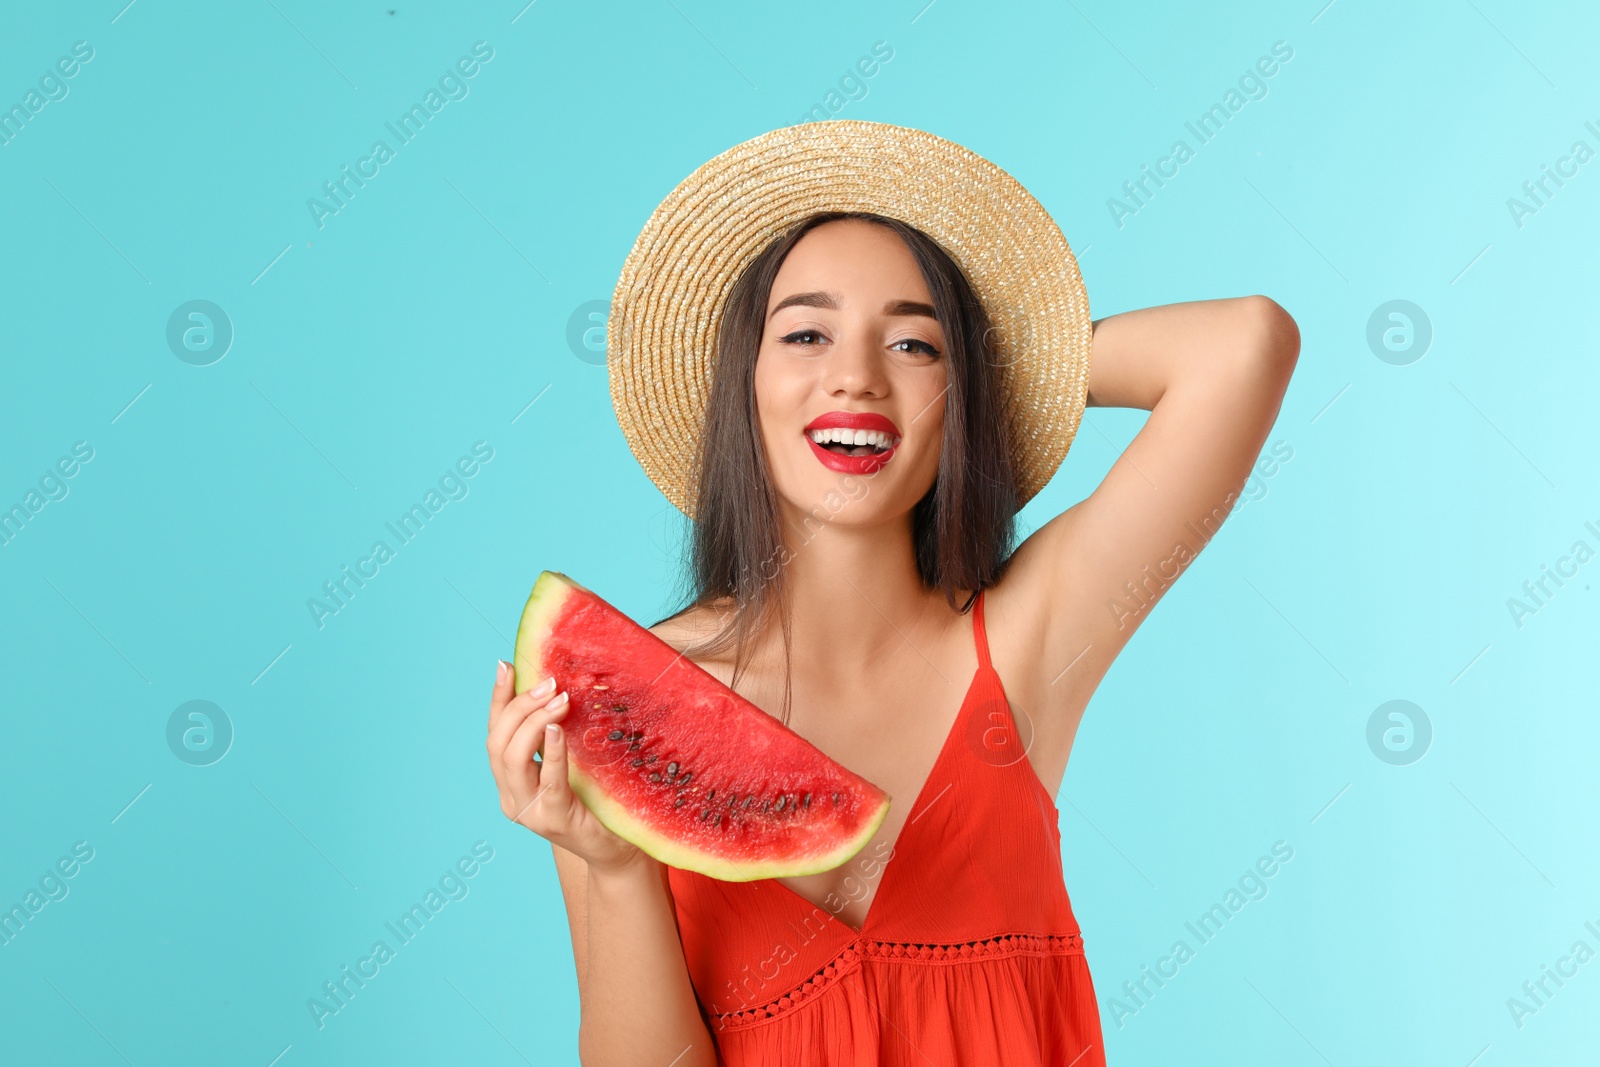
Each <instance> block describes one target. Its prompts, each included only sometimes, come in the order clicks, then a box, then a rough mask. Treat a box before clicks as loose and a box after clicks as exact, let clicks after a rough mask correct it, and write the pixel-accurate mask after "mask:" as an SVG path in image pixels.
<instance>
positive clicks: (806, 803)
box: [800, 793, 811, 808]
mask: <svg viewBox="0 0 1600 1067" xmlns="http://www.w3.org/2000/svg"><path fill="white" fill-rule="evenodd" d="M800 806H801V807H802V808H809V807H810V806H811V794H810V793H807V794H806V795H805V796H803V797H801V798H800Z"/></svg>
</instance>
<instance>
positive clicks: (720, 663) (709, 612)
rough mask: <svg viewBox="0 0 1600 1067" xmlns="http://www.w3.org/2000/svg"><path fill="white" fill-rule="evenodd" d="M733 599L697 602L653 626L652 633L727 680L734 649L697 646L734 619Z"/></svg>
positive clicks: (696, 663) (700, 665)
mask: <svg viewBox="0 0 1600 1067" xmlns="http://www.w3.org/2000/svg"><path fill="white" fill-rule="evenodd" d="M732 610H733V603H732V601H731V599H726V598H725V599H724V600H719V601H713V602H712V603H710V604H697V605H694V606H693V607H690V608H687V609H685V610H684V611H681V612H679V613H678V614H676V615H673V616H672V617H670V618H666V619H662V620H661V621H660V622H658V623H656V624H655V625H654V626H652V627H650V628H649V629H650V632H651V633H653V634H655V635H656V636H657V637H659V638H661V640H663V641H665V642H666V643H667V644H669V645H671V646H672V647H673V648H675V649H677V650H678V651H679V652H683V653H684V654H685V658H687V659H688V660H689V661H690V662H692V663H694V664H695V665H696V666H699V667H703V668H705V669H706V670H708V671H710V672H711V673H712V674H713V675H715V676H716V677H718V678H720V679H722V680H723V682H724V683H726V681H727V675H728V673H729V672H731V670H732V666H733V664H732V660H731V658H727V657H730V656H731V652H717V653H705V652H703V651H701V650H700V649H699V648H698V647H697V646H699V645H701V644H702V643H703V642H705V641H707V640H708V639H710V638H711V637H714V636H715V635H716V634H717V633H718V631H720V630H721V629H722V628H723V627H724V626H725V625H727V623H728V621H729V620H730V619H731V617H732V616H731V614H730V613H731V612H732Z"/></svg>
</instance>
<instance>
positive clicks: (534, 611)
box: [512, 571, 889, 882]
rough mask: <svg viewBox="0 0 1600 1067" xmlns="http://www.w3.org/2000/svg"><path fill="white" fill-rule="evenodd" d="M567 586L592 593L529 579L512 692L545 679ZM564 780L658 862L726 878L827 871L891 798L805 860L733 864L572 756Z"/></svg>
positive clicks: (551, 576)
mask: <svg viewBox="0 0 1600 1067" xmlns="http://www.w3.org/2000/svg"><path fill="white" fill-rule="evenodd" d="M569 587H570V589H573V590H582V591H583V592H586V593H587V592H592V591H591V590H589V589H587V588H586V587H585V586H583V585H581V584H579V583H578V582H575V581H573V580H572V579H571V578H569V577H567V576H566V575H564V574H561V573H560V572H558V571H545V572H543V573H541V574H540V575H539V578H538V580H537V581H535V582H534V584H533V591H532V592H531V593H530V594H529V595H528V601H527V603H526V604H525V605H524V606H523V609H522V621H521V622H520V623H519V624H518V626H517V640H516V647H515V651H514V652H513V660H514V662H513V667H514V668H515V680H514V682H513V683H512V684H513V689H514V690H515V692H517V693H519V694H520V693H525V692H527V691H528V690H529V689H532V688H533V687H534V686H536V685H538V684H539V683H540V682H542V681H544V678H545V675H544V672H543V671H542V670H541V669H540V667H539V665H540V664H541V663H542V662H543V660H544V655H543V652H544V639H545V637H546V635H547V634H548V633H549V632H550V627H551V624H552V623H553V622H554V620H555V619H556V617H557V616H558V615H559V613H560V611H561V607H562V604H563V603H564V602H565V601H566V599H567V597H568V596H569V595H570V593H569V591H568V590H569ZM567 784H568V785H570V786H571V787H572V791H573V792H574V793H576V794H577V795H578V799H580V800H582V801H583V803H584V805H585V806H586V807H587V808H588V809H589V810H590V811H591V812H593V813H594V816H595V818H597V819H599V820H600V823H601V825H603V826H604V827H605V828H606V829H608V830H610V831H611V832H612V833H614V834H616V835H617V836H618V837H620V838H622V839H623V840H624V841H626V842H628V843H629V844H631V845H633V846H635V847H636V848H638V849H640V850H642V851H643V852H645V853H646V854H648V855H649V856H651V857H652V858H654V859H656V860H659V861H661V862H662V863H665V864H668V865H670V866H673V867H678V868H681V869H683V870H689V871H696V872H698V873H700V874H703V875H706V876H707V877H710V878H715V879H718V880H719V881H724V882H753V881H756V880H758V879H762V878H790V877H798V876H801V875H807V874H820V873H822V872H823V871H831V870H833V869H834V868H836V867H838V866H839V865H840V864H842V863H844V862H846V861H847V860H849V859H850V858H851V857H852V856H854V855H855V854H856V853H858V852H860V851H861V850H862V849H863V848H865V847H866V845H867V842H868V841H870V840H872V835H873V834H875V833H877V832H878V827H879V826H880V825H882V823H883V820H884V819H885V817H887V816H888V814H889V798H888V797H887V796H886V797H885V798H884V800H883V802H882V803H881V804H879V805H878V808H877V810H876V811H875V812H873V813H872V815H871V816H870V817H869V818H868V819H867V820H866V822H864V823H863V824H862V826H861V829H860V831H859V832H858V833H856V834H854V835H852V836H850V837H848V838H843V839H841V840H840V842H839V844H838V845H837V846H836V847H835V848H832V849H830V850H829V851H827V852H826V853H818V854H815V855H812V856H808V857H806V859H805V860H804V861H796V860H794V859H788V860H784V861H772V862H766V861H745V862H738V863H735V862H734V861H732V860H728V859H725V858H723V857H720V856H714V855H712V854H710V853H708V852H706V851H704V850H702V849H698V848H694V847H692V846H689V845H686V844H684V843H683V842H681V841H678V840H675V839H674V838H671V837H668V836H666V835H665V834H661V833H658V832H657V831H656V830H655V829H654V828H653V827H651V826H650V825H649V824H647V823H645V822H642V821H640V820H639V819H637V818H635V817H634V816H633V815H632V814H631V813H630V812H629V811H628V809H627V808H626V807H624V806H623V805H622V804H621V803H619V802H618V801H616V800H613V799H612V797H611V795H610V794H609V793H607V792H606V791H605V789H604V788H603V787H602V786H601V785H600V783H599V782H597V781H596V780H595V779H593V778H591V777H589V776H588V775H587V774H585V773H583V770H582V769H581V768H580V767H579V766H578V764H577V762H576V761H575V760H573V759H571V758H568V760H567Z"/></svg>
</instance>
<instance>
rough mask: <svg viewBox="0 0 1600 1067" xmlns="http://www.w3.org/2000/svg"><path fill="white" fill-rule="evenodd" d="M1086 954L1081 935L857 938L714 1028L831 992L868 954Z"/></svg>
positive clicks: (931, 959)
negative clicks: (779, 992) (789, 985)
mask: <svg viewBox="0 0 1600 1067" xmlns="http://www.w3.org/2000/svg"><path fill="white" fill-rule="evenodd" d="M1082 953H1083V937H1082V935H1081V934H1077V933H1072V934H1002V935H1000V936H997V937H987V938H984V939H982V940H980V941H964V942H960V943H958V944H945V945H932V944H921V943H917V942H910V941H876V940H857V941H855V942H852V943H851V944H850V945H849V946H848V947H847V948H846V949H845V950H844V951H843V952H840V953H839V955H838V956H836V957H834V959H832V960H831V961H829V962H828V963H827V964H826V965H825V966H823V967H822V968H821V969H820V970H818V971H817V973H815V974H813V975H812V976H811V977H810V978H807V979H806V980H805V981H804V982H801V983H800V984H799V985H798V986H796V987H795V988H794V989H792V990H790V991H789V992H788V993H785V994H784V995H783V996H781V997H777V998H776V999H774V1000H771V1001H768V1002H767V1003H765V1004H761V1005H757V1006H756V1007H753V1008H742V1009H739V1010H736V1011H729V1012H713V1013H711V1024H712V1028H713V1029H714V1030H717V1031H719V1032H721V1031H724V1030H734V1029H740V1028H743V1027H747V1026H753V1025H755V1024H757V1023H761V1022H765V1021H766V1020H768V1019H772V1018H774V1017H776V1016H778V1015H782V1014H784V1013H785V1012H787V1011H789V1010H790V1009H792V1008H796V1007H799V1006H800V1005H802V1004H805V1003H807V1002H808V1001H810V1000H812V999H813V998H815V997H817V996H819V995H821V994H822V993H825V992H827V990H828V989H830V988H831V987H832V986H833V984H834V983H835V982H836V981H838V980H839V979H840V978H842V977H843V976H844V975H846V974H848V973H850V972H851V971H854V970H855V969H856V968H857V967H859V966H860V965H861V961H862V960H864V959H870V960H907V961H916V962H925V963H961V962H965V961H968V960H978V959H995V958H1001V957H1006V956H1071V955H1081V954H1082Z"/></svg>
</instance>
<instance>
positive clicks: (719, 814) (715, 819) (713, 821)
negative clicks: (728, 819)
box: [711, 811, 722, 826]
mask: <svg viewBox="0 0 1600 1067" xmlns="http://www.w3.org/2000/svg"><path fill="white" fill-rule="evenodd" d="M721 821H722V812H720V811H719V812H717V813H716V814H715V815H713V816H711V825H712V826H715V825H717V824H718V823H719V822H721Z"/></svg>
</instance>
